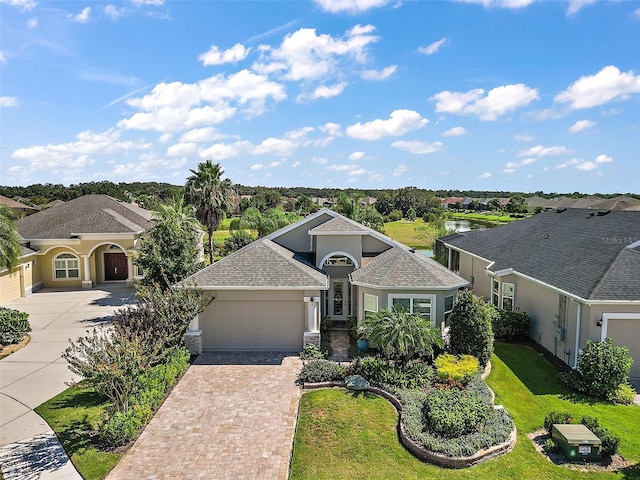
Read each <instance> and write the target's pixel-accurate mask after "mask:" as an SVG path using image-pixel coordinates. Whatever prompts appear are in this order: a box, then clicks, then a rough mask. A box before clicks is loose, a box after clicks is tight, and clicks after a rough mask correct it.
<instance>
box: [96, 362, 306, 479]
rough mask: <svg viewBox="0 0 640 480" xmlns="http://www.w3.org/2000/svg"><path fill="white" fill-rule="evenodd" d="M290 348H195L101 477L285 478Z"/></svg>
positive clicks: (291, 412)
mask: <svg viewBox="0 0 640 480" xmlns="http://www.w3.org/2000/svg"><path fill="white" fill-rule="evenodd" d="M301 366H302V365H301V362H300V360H299V358H298V356H297V354H286V353H264V352H263V353H248V352H245V353H217V354H203V355H200V356H199V357H198V359H197V361H196V362H195V364H194V365H192V366H191V367H190V368H189V370H188V371H187V373H186V374H185V375H184V377H183V378H182V380H180V382H179V383H178V385H176V387H175V388H174V389H173V391H172V392H171V394H170V395H169V397H168V398H167V399H166V400H165V402H164V403H163V405H162V406H161V407H160V409H159V410H158V412H157V413H156V415H155V416H154V417H153V419H152V420H151V422H150V423H149V425H148V426H147V428H146V429H145V430H144V432H143V433H142V435H140V437H139V438H138V440H137V441H136V443H135V444H134V446H133V447H132V448H131V450H129V452H128V453H127V454H126V455H125V456H124V457H123V458H122V459H121V460H120V462H119V463H118V465H116V467H115V468H114V469H113V470H112V471H111V473H110V474H109V475H108V476H107V480H129V479H132V478H139V479H169V478H170V479H196V478H203V479H204V478H206V479H260V480H272V479H273V480H276V479H281V480H285V479H286V478H287V477H288V473H289V459H290V456H291V448H292V444H293V434H294V429H295V421H296V415H297V408H298V398H299V389H298V387H297V386H296V385H295V383H294V382H295V379H296V376H297V374H298V372H299V371H300V367H301Z"/></svg>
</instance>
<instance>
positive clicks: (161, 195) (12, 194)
mask: <svg viewBox="0 0 640 480" xmlns="http://www.w3.org/2000/svg"><path fill="white" fill-rule="evenodd" d="M405 188H410V189H411V188H412V187H405ZM235 189H236V191H237V193H238V195H258V194H263V195H264V194H265V193H269V192H272V193H273V192H277V193H278V194H279V195H281V196H283V197H288V198H296V197H299V196H301V195H306V196H307V197H311V198H313V197H324V198H335V197H337V196H338V193H340V192H345V193H347V194H348V195H352V194H353V195H359V196H365V197H374V198H377V197H379V196H380V195H381V194H383V193H387V194H390V193H393V192H395V191H396V190H398V189H352V188H348V189H339V188H311V187H260V186H258V187H252V186H246V185H238V184H236V185H235ZM415 190H417V191H419V192H421V193H428V194H431V195H434V196H436V197H440V198H446V197H472V198H495V197H499V198H508V197H512V196H514V195H523V196H525V197H531V196H539V197H543V198H554V197H559V196H567V197H572V198H580V197H583V196H585V194H582V193H580V192H573V193H556V192H551V193H545V192H541V191H538V192H529V193H525V192H508V191H494V190H427V189H418V188H416V189H415ZM182 193H183V186H182V185H171V184H169V183H158V182H133V183H125V182H121V183H113V182H109V181H103V182H87V183H78V184H73V185H70V186H65V185H60V184H53V183H45V184H35V185H29V186H27V187H4V186H0V195H3V196H5V197H9V198H21V199H23V200H26V201H28V202H30V203H32V204H33V205H45V204H47V203H49V202H52V201H54V200H64V201H68V200H72V199H74V198H77V197H81V196H82V195H88V194H106V195H110V196H112V197H114V198H119V199H121V200H134V199H139V198H141V197H142V198H144V197H149V198H153V199H155V200H156V201H163V200H165V199H169V198H175V197H179V196H181V195H182ZM619 194H620V193H611V194H607V193H596V194H595V195H597V196H599V197H602V198H613V197H615V196H618V195H619ZM629 195H630V196H632V197H635V198H638V199H640V195H637V194H629Z"/></svg>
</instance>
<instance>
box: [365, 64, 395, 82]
mask: <svg viewBox="0 0 640 480" xmlns="http://www.w3.org/2000/svg"><path fill="white" fill-rule="evenodd" d="M397 69H398V66H397V65H390V66H388V67H385V68H383V69H382V70H363V71H362V73H361V74H360V76H361V77H362V78H364V79H365V80H374V81H379V80H386V79H387V78H389V77H390V76H391V75H393V74H394V73H395V72H396V70H397Z"/></svg>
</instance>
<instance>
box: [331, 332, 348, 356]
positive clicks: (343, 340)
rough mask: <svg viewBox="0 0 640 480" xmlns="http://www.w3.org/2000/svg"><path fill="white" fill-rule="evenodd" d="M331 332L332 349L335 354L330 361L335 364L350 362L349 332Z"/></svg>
mask: <svg viewBox="0 0 640 480" xmlns="http://www.w3.org/2000/svg"><path fill="white" fill-rule="evenodd" d="M330 332H331V348H332V349H333V354H332V355H331V358H330V360H333V361H334V362H346V361H348V360H349V355H348V352H349V332H348V331H347V329H346V328H344V329H333V328H331V329H330Z"/></svg>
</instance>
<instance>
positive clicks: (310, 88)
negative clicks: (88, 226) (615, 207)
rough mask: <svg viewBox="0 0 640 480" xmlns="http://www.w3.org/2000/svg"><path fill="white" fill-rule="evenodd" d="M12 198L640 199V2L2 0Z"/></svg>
mask: <svg viewBox="0 0 640 480" xmlns="http://www.w3.org/2000/svg"><path fill="white" fill-rule="evenodd" d="M0 31H1V32H2V34H1V38H0V40H1V41H0V69H1V83H0V115H1V117H0V120H1V125H0V128H1V130H0V132H1V149H0V155H1V158H0V184H3V185H28V184H31V183H45V182H52V183H62V184H66V185H68V184H71V183H78V182H87V181H101V180H111V181H114V182H121V181H125V182H130V181H166V182H170V183H174V184H183V183H184V181H185V179H186V177H187V176H188V175H189V169H192V168H195V167H196V165H197V163H198V162H200V161H202V160H204V159H207V158H210V159H212V160H214V161H215V162H219V163H221V164H222V166H223V168H224V169H225V171H226V174H227V176H228V177H229V178H231V179H232V180H233V181H234V182H236V183H242V184H245V185H265V186H311V187H335V188H345V187H354V188H397V187H402V186H408V185H413V186H417V187H421V188H431V189H478V190H511V191H524V192H533V191H538V190H542V191H545V192H574V191H580V192H584V193H594V192H600V193H614V192H634V193H640V188H639V185H640V182H639V180H638V179H639V178H640V114H639V112H640V1H624V0H623V1H620V0H614V1H605V0H602V1H594V0H571V1H564V0H555V1H553V0H544V1H536V0H466V1H397V0H350V1H348V0H315V1H309V2H306V1H285V2H276V1H237V0H234V1H199V2H191V1H164V2H163V1H162V0H132V1H127V2H108V1H107V2H101V1H86V0H85V1H83V0H80V1H67V2H51V1H41V2H36V1H32V0H0Z"/></svg>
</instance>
